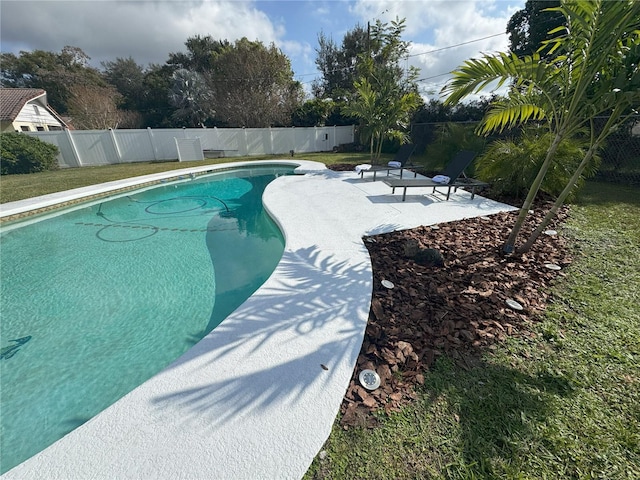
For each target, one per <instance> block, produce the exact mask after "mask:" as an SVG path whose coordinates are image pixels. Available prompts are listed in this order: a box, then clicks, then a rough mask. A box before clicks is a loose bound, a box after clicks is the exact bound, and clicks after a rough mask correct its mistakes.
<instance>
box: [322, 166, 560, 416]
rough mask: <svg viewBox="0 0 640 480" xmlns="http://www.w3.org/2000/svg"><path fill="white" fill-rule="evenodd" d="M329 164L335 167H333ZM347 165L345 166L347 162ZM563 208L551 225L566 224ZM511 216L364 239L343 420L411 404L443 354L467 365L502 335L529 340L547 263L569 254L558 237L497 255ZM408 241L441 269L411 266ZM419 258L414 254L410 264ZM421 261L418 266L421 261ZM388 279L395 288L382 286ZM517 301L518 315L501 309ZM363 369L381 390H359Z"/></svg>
mask: <svg viewBox="0 0 640 480" xmlns="http://www.w3.org/2000/svg"><path fill="white" fill-rule="evenodd" d="M331 168H333V166H332V167H331ZM351 168H353V166H351ZM549 206H550V204H549V203H548V202H542V203H539V204H538V205H537V206H536V208H535V211H534V213H533V214H530V215H528V217H527V222H526V224H525V226H524V227H523V229H522V232H521V237H520V238H521V239H523V238H526V236H528V233H529V232H530V231H531V230H532V229H533V228H534V227H535V226H536V225H537V224H538V223H539V222H540V220H541V219H542V217H543V216H544V214H545V212H546V211H547V209H548V207H549ZM567 214H568V208H564V209H563V210H561V212H560V214H559V215H558V216H557V217H556V219H555V222H554V223H553V224H551V225H549V227H548V228H549V229H555V230H557V229H558V228H559V226H560V225H561V224H562V223H563V222H564V221H565V220H566V217H567ZM516 216H517V212H511V213H501V214H497V215H492V216H490V217H484V218H471V219H465V220H461V221H457V222H451V223H445V224H440V225H439V226H438V227H439V228H438V229H433V228H431V227H418V228H414V229H411V230H404V231H400V232H393V233H388V234H383V235H377V236H373V237H367V238H365V244H366V245H367V248H368V249H369V253H370V255H371V260H372V264H373V278H374V287H373V297H372V301H371V311H370V312H369V322H368V325H367V328H366V332H365V336H364V340H363V343H362V348H361V350H360V355H359V357H358V363H357V366H356V369H355V371H354V374H353V377H352V379H351V383H350V385H349V388H348V389H347V393H346V395H345V397H344V400H343V402H342V406H341V411H342V413H343V416H342V420H341V424H342V425H343V426H344V428H348V427H349V426H353V425H360V426H367V427H373V426H375V425H376V423H377V420H376V418H375V417H374V416H373V415H372V413H373V412H375V411H377V410H384V411H385V412H387V413H389V412H392V411H397V410H399V409H400V408H401V407H402V406H403V405H406V404H407V403H409V402H411V401H412V400H414V399H415V398H416V394H415V388H416V386H417V385H420V384H422V383H424V375H423V374H424V371H425V370H427V369H428V368H429V367H430V366H431V365H432V364H433V362H434V360H435V359H436V358H437V357H438V356H440V355H443V354H447V355H449V356H451V357H453V358H454V359H455V360H456V363H457V364H458V365H460V366H461V367H462V368H467V369H468V368H470V367H471V366H472V365H473V363H474V360H475V359H477V358H478V356H479V353H480V352H481V350H482V349H486V348H489V349H492V348H495V343H496V342H500V341H502V340H504V339H505V338H507V337H508V336H524V337H532V336H535V334H534V333H533V332H532V331H531V326H532V325H533V323H534V322H535V321H536V319H537V318H538V317H539V314H540V313H541V312H542V311H543V310H544V309H545V305H546V303H547V300H548V298H549V292H550V286H551V284H552V282H553V281H554V279H555V278H557V277H558V276H562V275H564V274H563V273H562V271H553V270H550V269H548V268H547V267H545V266H544V265H545V264H546V263H555V264H557V265H560V266H561V267H563V268H564V267H566V266H567V265H568V264H569V263H570V257H569V252H568V250H567V247H566V245H565V241H564V239H563V237H562V236H560V235H542V236H541V237H540V238H539V239H538V241H537V242H536V243H535V244H534V247H533V248H532V250H531V251H530V252H528V253H526V254H521V255H511V256H504V255H502V253H501V245H502V243H503V242H504V240H505V239H506V238H507V236H508V234H509V232H510V230H511V227H512V226H513V224H514V222H515V219H516ZM408 243H413V246H414V250H415V245H416V243H417V246H418V247H419V248H421V249H427V248H428V249H436V250H438V251H439V252H440V253H441V254H442V256H443V257H444V266H442V267H437V266H427V265H424V264H419V263H418V262H416V261H414V259H413V258H410V257H408V256H407V255H411V256H413V253H412V252H411V251H410V249H408V250H407V245H408ZM416 259H417V258H416ZM423 263H424V262H423ZM382 280H390V281H391V282H393V284H394V288H392V289H387V288H385V287H384V286H383V285H382V283H381V281H382ZM507 299H512V300H516V301H517V302H518V303H520V304H521V305H522V306H523V307H524V309H523V310H522V311H517V310H514V309H512V308H510V307H509V306H507V304H506V303H505V302H506V300H507ZM363 369H372V370H375V371H376V372H377V373H378V375H379V376H380V379H381V386H380V387H379V388H377V389H376V390H373V391H369V390H366V389H365V388H364V387H362V386H361V385H360V382H359V380H358V375H359V374H360V372H361V371H362V370H363Z"/></svg>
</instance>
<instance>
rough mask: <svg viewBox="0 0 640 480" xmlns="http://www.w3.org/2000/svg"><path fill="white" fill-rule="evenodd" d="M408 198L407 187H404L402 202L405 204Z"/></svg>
mask: <svg viewBox="0 0 640 480" xmlns="http://www.w3.org/2000/svg"><path fill="white" fill-rule="evenodd" d="M406 198H407V187H404V191H403V192H402V201H403V202H404V201H405V199H406Z"/></svg>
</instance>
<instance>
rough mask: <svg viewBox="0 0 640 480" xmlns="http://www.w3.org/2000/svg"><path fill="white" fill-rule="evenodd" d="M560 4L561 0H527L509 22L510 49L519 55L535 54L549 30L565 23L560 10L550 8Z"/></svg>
mask: <svg viewBox="0 0 640 480" xmlns="http://www.w3.org/2000/svg"><path fill="white" fill-rule="evenodd" d="M559 5H560V1H559V0H527V2H526V3H525V6H524V8H523V9H522V10H518V11H517V12H516V13H514V14H513V15H512V16H511V18H510V19H509V23H507V33H508V34H509V50H510V51H511V52H512V53H515V54H516V55H517V56H519V57H522V56H524V55H533V54H534V53H535V52H536V51H537V50H538V49H539V48H540V46H541V45H542V42H543V41H545V40H547V37H548V35H547V34H548V32H550V31H551V30H554V29H555V28H557V27H559V26H561V25H563V24H564V16H563V15H562V14H561V13H560V12H557V11H551V10H549V8H552V7H558V6H559Z"/></svg>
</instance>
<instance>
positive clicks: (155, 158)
mask: <svg viewBox="0 0 640 480" xmlns="http://www.w3.org/2000/svg"><path fill="white" fill-rule="evenodd" d="M147 133H148V134H149V142H150V143H151V150H153V160H154V161H157V160H158V148H157V147H156V142H155V140H154V137H153V130H151V127H147Z"/></svg>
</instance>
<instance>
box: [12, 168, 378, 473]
mask: <svg viewBox="0 0 640 480" xmlns="http://www.w3.org/2000/svg"><path fill="white" fill-rule="evenodd" d="M229 165H231V168H236V167H240V166H264V165H278V166H281V165H296V166H297V169H296V173H311V174H320V175H319V176H320V177H323V173H324V172H326V170H325V167H324V165H323V164H318V163H317V162H306V161H282V162H280V161H277V162H274V161H266V162H247V163H246V165H240V164H237V163H233V164H227V166H229ZM210 169H211V168H210V167H208V169H207V170H210ZM192 170H193V169H187V170H185V171H184V172H183V173H182V174H188V173H189V172H190V171H192ZM171 173H172V175H171V177H174V176H176V172H175V171H174V172H171ZM154 177H155V175H154ZM139 180H141V181H142V182H145V181H148V178H139ZM298 180H299V177H297V176H288V177H280V178H279V179H277V180H276V181H274V182H272V184H270V185H269V186H268V187H267V191H266V192H265V195H264V205H265V209H266V210H267V212H268V213H269V215H270V216H271V217H272V218H273V219H274V221H276V223H277V224H278V226H279V228H280V229H281V231H282V233H283V235H284V237H285V240H286V242H285V250H284V254H283V257H282V259H281V260H280V262H279V264H278V266H277V267H276V269H275V270H274V272H273V273H272V275H271V276H270V277H269V279H268V280H267V281H266V282H265V284H263V285H262V286H261V287H260V288H259V289H258V290H257V291H256V292H255V293H254V295H252V297H250V298H249V299H248V300H247V301H245V302H244V303H243V304H242V305H241V306H240V307H239V308H238V309H237V310H236V311H234V312H233V313H232V314H231V315H230V316H229V317H227V318H226V319H225V320H224V321H223V322H222V323H221V324H220V325H219V326H218V327H217V328H216V329H215V330H214V331H213V332H211V333H210V334H209V335H207V336H206V337H205V338H203V339H202V340H201V341H200V342H198V343H197V344H196V345H195V346H194V347H193V348H192V349H190V350H189V351H188V352H187V353H185V354H184V355H183V356H182V357H180V358H179V359H178V360H176V362H174V363H173V364H172V365H170V366H169V367H167V368H166V369H165V370H163V371H161V372H160V373H158V374H157V375H155V376H154V377H152V378H151V379H150V380H148V381H147V382H145V383H143V384H142V385H140V386H139V387H137V388H136V389H134V390H133V391H131V392H130V393H129V394H127V395H126V396H124V397H123V398H121V399H120V400H118V401H117V402H116V403H114V404H113V405H111V406H110V407H108V408H107V409H105V410H104V411H102V412H101V413H99V414H98V415H96V416H95V417H93V418H92V419H91V420H89V421H88V422H87V423H85V424H84V425H82V426H80V427H78V428H77V429H76V430H74V431H72V432H71V433H69V434H68V435H66V436H65V437H63V438H62V439H60V440H58V441H57V442H56V443H54V444H53V445H51V446H50V447H48V448H47V449H45V450H43V451H42V452H40V453H38V454H36V455H35V456H33V457H31V458H30V459H28V460H26V461H25V462H23V463H22V464H20V465H18V466H16V467H14V468H13V469H12V470H10V471H8V472H6V473H5V474H4V475H3V476H2V478H26V477H28V478H61V479H62V478H85V477H86V478H177V477H180V478H203V477H211V476H212V475H214V476H217V477H218V478H249V477H250V478H267V477H269V478H274V477H278V478H300V477H302V476H303V475H304V473H305V472H306V470H307V469H308V467H309V465H310V464H311V461H312V460H313V458H314V456H315V455H316V454H317V452H318V451H319V449H320V448H321V446H322V444H323V443H324V441H325V440H326V438H327V437H328V436H329V434H330V431H331V427H332V425H333V421H334V419H335V417H336V414H337V413H338V410H339V407H340V403H341V401H342V398H343V396H344V392H345V391H346V388H347V386H348V382H349V380H350V378H351V373H352V371H353V368H354V366H355V361H356V359H357V355H358V352H359V349H360V345H361V342H362V337H363V334H364V328H365V327H366V322H367V317H368V310H369V302H370V294H371V281H370V274H371V266H370V262H369V261H368V253H367V252H366V249H365V248H364V246H363V245H362V243H361V242H360V241H359V236H360V235H361V234H360V233H358V234H357V235H356V237H353V236H351V235H348V236H347V238H341V239H340V240H339V241H337V242H336V240H337V238H336V236H335V235H333V234H332V233H331V232H332V230H335V225H334V224H333V223H334V221H335V219H334V218H333V216H332V215H331V216H329V218H325V219H321V218H318V216H317V215H313V216H315V219H314V222H313V224H314V226H313V228H310V226H309V225H305V223H306V220H304V221H303V222H302V224H301V223H300V221H301V219H308V218H309V216H310V212H309V211H308V208H307V207H305V206H304V201H305V200H306V199H307V198H308V195H309V194H312V192H310V191H309V190H308V189H306V188H303V189H302V190H301V191H298V192H296V193H294V194H293V195H292V192H291V186H292V185H295V183H296V182H297V181H298ZM110 183H118V182H110ZM109 187H110V188H111V190H112V191H113V190H118V189H119V188H122V186H121V185H109ZM76 193H77V192H74V195H75V194H76ZM318 193H320V192H318ZM61 197H62V198H63V199H64V198H68V197H69V196H65V195H61ZM47 200H50V199H47ZM63 201H64V200H63ZM34 204H35V202H33V203H32V205H34ZM304 227H306V228H304ZM323 238H326V240H323ZM327 240H328V241H327ZM351 273H357V275H356V280H355V281H354V279H353V278H352V276H351ZM213 379H215V381H214V380H213ZM195 392H197V393H195ZM265 392H266V393H265ZM199 399H206V402H202V401H201V400H199ZM203 423H204V424H206V425H209V426H208V427H207V428H204V429H203V427H202V424H203ZM283 439H286V440H285V441H283ZM162 452H164V453H162Z"/></svg>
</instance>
